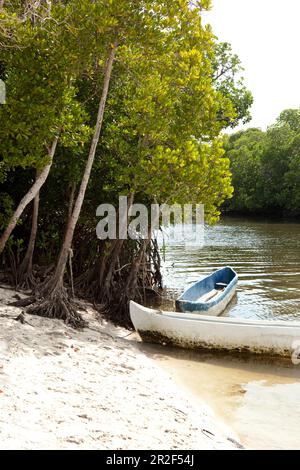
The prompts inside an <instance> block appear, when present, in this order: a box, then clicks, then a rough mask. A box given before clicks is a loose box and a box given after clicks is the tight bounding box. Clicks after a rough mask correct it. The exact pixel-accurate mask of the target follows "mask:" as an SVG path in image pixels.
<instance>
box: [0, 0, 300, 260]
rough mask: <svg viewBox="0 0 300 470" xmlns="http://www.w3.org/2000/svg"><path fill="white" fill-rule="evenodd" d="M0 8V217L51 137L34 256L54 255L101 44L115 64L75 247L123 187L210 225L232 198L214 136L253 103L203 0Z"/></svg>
mask: <svg viewBox="0 0 300 470" xmlns="http://www.w3.org/2000/svg"><path fill="white" fill-rule="evenodd" d="M38 3H40V5H38ZM6 5H7V7H6V8H5V9H4V11H3V12H2V13H1V15H2V20H3V21H2V23H1V27H0V46H1V47H2V51H1V61H0V62H1V63H0V73H1V78H2V77H3V79H5V82H6V85H7V104H6V105H5V106H2V107H0V124H1V125H0V184H1V191H2V187H3V189H4V191H3V192H5V194H6V195H9V197H10V198H11V199H10V205H9V200H8V199H5V201H6V202H5V203H4V199H3V206H5V207H6V209H5V213H6V214H8V213H9V211H10V210H11V207H14V206H16V204H17V202H18V201H19V200H20V199H21V198H22V197H23V195H24V194H25V193H26V191H27V190H28V188H29V187H30V184H32V181H33V178H34V175H35V171H36V169H37V170H39V169H41V168H42V167H43V166H44V165H45V164H46V163H47V162H48V157H47V148H48V147H49V146H50V145H51V142H52V139H53V136H54V134H56V133H57V131H58V130H59V131H60V141H59V145H58V147H57V151H56V155H55V158H54V163H53V166H52V168H51V172H50V175H49V179H48V181H47V182H46V184H45V186H44V187H43V188H42V190H41V204H40V216H39V231H38V238H37V251H38V254H39V256H40V258H41V259H43V260H46V262H47V263H50V262H51V261H53V259H54V256H55V255H56V253H57V252H58V250H59V246H60V243H61V240H62V237H63V233H64V230H65V225H66V220H67V217H68V212H69V203H70V200H69V199H70V196H71V194H72V191H73V190H74V188H75V194H76V190H78V186H79V183H80V180H81V176H82V172H83V168H84V165H85V162H86V157H87V155H88V152H89V147H90V140H91V135H92V131H93V127H94V123H95V122H96V113H97V107H98V103H99V96H100V95H101V90H102V86H103V71H104V67H105V63H106V60H107V51H108V50H109V48H110V47H111V45H112V44H114V45H115V47H116V49H117V52H116V61H115V64H114V68H113V76H112V81H111V84H110V91H109V99H108V102H107V106H106V109H105V115H104V123H103V129H102V137H101V141H100V145H99V146H98V150H97V158H96V162H95V165H94V167H93V172H92V175H91V180H90V183H89V188H88V192H87V195H86V200H85V204H84V208H83V211H82V213H81V217H80V223H79V227H78V229H77V234H76V237H75V238H76V240H75V245H76V243H77V245H76V246H79V245H80V244H81V242H80V241H81V240H82V239H85V237H86V236H90V234H91V233H93V234H94V227H95V208H96V207H97V206H98V205H99V204H101V202H108V201H112V202H116V201H117V200H118V196H119V195H120V194H128V193H129V192H135V193H136V199H140V200H142V201H143V202H146V203H151V202H153V201H157V202H159V203H164V202H166V203H174V202H176V203H186V202H188V203H204V204H205V208H206V217H207V220H209V221H211V222H215V221H216V220H217V219H218V217H219V214H220V209H219V208H220V206H221V204H222V203H223V202H224V201H225V200H226V199H227V198H230V197H231V195H232V185H231V174H230V170H229V159H228V157H227V156H224V150H223V138H222V137H220V135H221V132H222V131H223V130H224V129H226V128H227V127H228V126H235V125H236V124H237V123H238V122H240V121H243V122H246V121H247V120H248V119H249V108H250V105H251V103H252V97H251V94H250V93H249V92H248V91H247V90H246V89H245V87H244V85H243V81H242V79H241V77H240V72H241V64H240V61H239V59H238V58H237V56H235V55H234V54H233V53H232V51H231V49H230V46H229V45H228V44H227V43H225V44H222V43H219V42H218V41H217V39H216V38H215V36H214V35H213V32H212V31H211V28H210V27H208V26H204V25H203V22H202V11H203V10H206V9H208V8H209V7H210V6H211V2H210V1H209V0H202V1H198V2H194V5H193V8H191V7H190V2H189V1H187V0H176V1H174V0H164V1H157V0H143V1H133V2H128V1H127V0H126V1H125V0H110V1H107V0H96V1H94V2H91V1H90V0H89V1H88V0H69V1H67V2H66V1H60V0H57V1H53V2H51V8H50V10H49V11H48V10H47V8H46V7H45V5H46V4H45V3H44V2H36V5H37V6H36V7H35V6H32V7H31V8H29V9H28V8H27V9H26V7H25V4H24V2H20V1H17V0H16V1H10V2H7V4H6ZM48 6H49V5H48ZM5 178H6V182H5V181H4V180H5ZM26 178H27V179H26ZM10 181H11V182H15V183H16V184H15V188H14V191H12V190H10V189H9V183H10ZM17 181H19V183H17ZM290 184H292V183H290ZM73 192H74V191H73ZM5 197H6V196H5ZM1 213H2V212H1ZM5 220H7V218H5ZM23 221H26V222H28V221H29V215H28V213H25V214H24V215H23ZM2 223H3V224H5V222H4V219H3V222H2ZM26 225H28V224H25V223H24V224H23V226H21V227H20V226H19V232H18V235H19V236H20V239H26V238H27V237H28V230H27V227H26ZM1 228H4V226H2V227H1ZM24 235H25V236H24ZM89 246H92V245H89ZM93 248H94V247H93Z"/></svg>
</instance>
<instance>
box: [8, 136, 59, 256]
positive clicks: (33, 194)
mask: <svg viewBox="0 0 300 470" xmlns="http://www.w3.org/2000/svg"><path fill="white" fill-rule="evenodd" d="M58 139H59V137H58V136H56V137H55V139H54V141H53V143H52V147H51V149H50V150H49V157H50V162H49V163H48V165H46V166H45V167H44V169H43V170H42V171H41V172H40V174H39V177H38V178H37V179H36V180H35V182H34V184H33V185H32V186H31V188H30V189H29V191H28V192H27V194H25V196H24V197H23V199H22V200H21V202H20V204H19V205H18V207H17V209H16V210H15V212H14V214H13V216H12V217H11V219H10V221H9V223H8V226H7V228H6V229H5V231H4V233H3V234H2V237H1V238H0V254H1V253H2V252H3V250H4V248H5V245H6V242H7V240H8V239H9V237H10V235H11V233H12V231H13V230H14V228H15V226H16V225H17V222H18V220H19V218H20V217H21V215H22V214H23V212H24V210H25V208H26V207H27V206H28V204H29V203H30V202H31V201H32V200H33V199H34V198H35V197H36V195H37V194H38V192H39V191H40V189H41V187H42V186H43V184H44V183H45V181H46V179H47V177H48V175H49V172H50V168H51V166H52V162H53V157H54V154H55V150H56V146H57V142H58Z"/></svg>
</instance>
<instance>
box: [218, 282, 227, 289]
mask: <svg viewBox="0 0 300 470" xmlns="http://www.w3.org/2000/svg"><path fill="white" fill-rule="evenodd" d="M227 286H228V284H225V283H224V282H216V283H215V287H216V289H225V287H227Z"/></svg>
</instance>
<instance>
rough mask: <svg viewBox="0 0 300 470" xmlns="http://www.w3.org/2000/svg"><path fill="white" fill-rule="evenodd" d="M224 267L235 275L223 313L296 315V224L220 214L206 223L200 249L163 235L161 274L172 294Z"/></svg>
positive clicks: (299, 243)
mask: <svg viewBox="0 0 300 470" xmlns="http://www.w3.org/2000/svg"><path fill="white" fill-rule="evenodd" d="M225 265H230V266H232V267H233V268H234V269H235V270H236V271H237V273H238V276H239V283H238V292H237V297H236V298H235V299H234V301H233V302H232V304H231V305H230V306H229V308H228V309H227V311H226V312H225V315H229V316H232V317H243V318H261V319H272V318H277V319H283V320H299V319H300V224H295V223H283V222H280V223H276V222H265V221H261V220H259V221H257V220H241V219H238V218H224V219H223V220H222V221H221V222H220V223H219V224H218V225H217V226H215V227H206V229H205V243H204V246H203V247H202V248H199V249H195V248H194V247H186V246H184V243H172V244H168V239H167V238H166V249H165V261H164V263H163V275H164V281H165V286H166V288H167V294H168V296H169V297H171V298H175V297H176V296H177V295H178V294H179V293H181V292H182V291H183V290H184V289H185V288H186V287H188V286H189V285H191V284H192V283H194V282H195V281H197V280H199V279H200V278H201V277H203V276H204V275H206V274H209V273H210V272H212V271H214V270H215V269H218V268H220V267H223V266H225Z"/></svg>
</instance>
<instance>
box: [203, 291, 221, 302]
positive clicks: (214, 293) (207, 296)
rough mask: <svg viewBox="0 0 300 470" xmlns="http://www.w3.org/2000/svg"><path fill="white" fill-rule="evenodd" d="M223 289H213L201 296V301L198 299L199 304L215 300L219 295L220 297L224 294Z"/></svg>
mask: <svg viewBox="0 0 300 470" xmlns="http://www.w3.org/2000/svg"><path fill="white" fill-rule="evenodd" d="M223 290H224V288H223V289H218V290H217V289H213V290H211V291H210V292H206V294H203V295H201V297H199V299H197V302H208V301H209V300H211V299H213V298H214V297H217V295H220V294H221V292H223Z"/></svg>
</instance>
